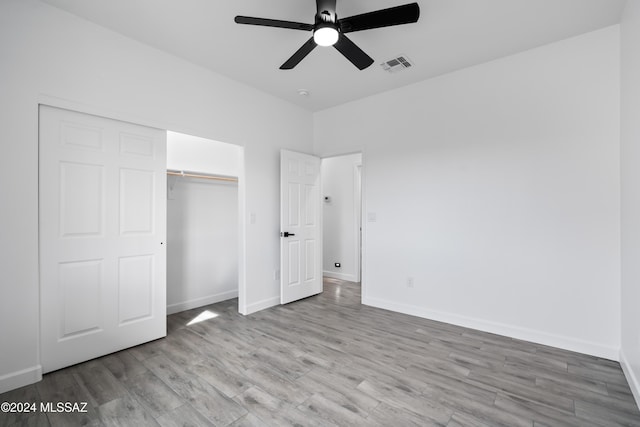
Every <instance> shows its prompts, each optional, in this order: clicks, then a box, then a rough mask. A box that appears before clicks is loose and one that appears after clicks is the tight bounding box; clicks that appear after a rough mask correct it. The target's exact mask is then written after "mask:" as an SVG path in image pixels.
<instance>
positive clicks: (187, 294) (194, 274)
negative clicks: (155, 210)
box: [167, 131, 243, 314]
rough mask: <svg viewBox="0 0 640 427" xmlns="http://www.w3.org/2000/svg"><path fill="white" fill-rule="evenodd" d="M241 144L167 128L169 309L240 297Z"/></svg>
mask: <svg viewBox="0 0 640 427" xmlns="http://www.w3.org/2000/svg"><path fill="white" fill-rule="evenodd" d="M242 157H243V153H242V148H241V147H239V146H236V145H232V144H226V143H223V142H219V141H213V140H209V139H205V138H200V137H195V136H191V135H185V134H181V133H177V132H171V131H168V132H167V171H168V175H167V242H168V245H167V314H173V313H177V312H180V311H184V310H189V309H192V308H196V307H202V306H204V305H208V304H214V303H216V302H220V301H225V300H228V299H232V298H236V297H238V294H239V292H238V288H239V286H238V285H239V283H238V276H239V274H238V265H239V250H238V248H239V241H240V233H239V212H240V209H239V188H238V187H239V183H238V177H239V176H240V173H241V164H242Z"/></svg>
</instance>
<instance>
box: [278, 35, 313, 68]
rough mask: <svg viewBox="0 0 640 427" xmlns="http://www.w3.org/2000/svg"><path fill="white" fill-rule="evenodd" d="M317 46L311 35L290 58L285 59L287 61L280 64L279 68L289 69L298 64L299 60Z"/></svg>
mask: <svg viewBox="0 0 640 427" xmlns="http://www.w3.org/2000/svg"><path fill="white" fill-rule="evenodd" d="M316 46H317V44H316V42H314V41H313V37H311V38H310V39H309V40H307V42H306V43H305V44H303V45H302V47H301V48H300V49H298V50H297V51H296V53H294V54H293V55H292V56H291V58H289V59H287V62H285V63H284V64H282V65H281V66H280V69H281V70H291V69H292V68H293V67H295V66H296V65H298V64H299V63H300V61H302V60H303V59H304V58H305V56H307V55H308V54H309V53H310V52H311V51H312V50H313V49H315V48H316Z"/></svg>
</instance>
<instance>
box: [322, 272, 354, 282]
mask: <svg viewBox="0 0 640 427" xmlns="http://www.w3.org/2000/svg"><path fill="white" fill-rule="evenodd" d="M322 275H323V276H325V277H330V278H332V279H339V280H346V281H348V282H355V281H356V276H355V274H345V273H336V272H334V271H323V272H322Z"/></svg>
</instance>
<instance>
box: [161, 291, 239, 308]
mask: <svg viewBox="0 0 640 427" xmlns="http://www.w3.org/2000/svg"><path fill="white" fill-rule="evenodd" d="M237 297H238V290H237V289H234V290H233V291H227V292H221V293H219V294H215V295H208V296H206V297H202V298H196V299H192V300H189V301H184V302H177V303H175V304H169V305H167V314H174V313H179V312H181V311H185V310H191V309H192V308H198V307H202V306H205V305H209V304H215V303H217V302H220V301H226V300H228V299H231V298H237Z"/></svg>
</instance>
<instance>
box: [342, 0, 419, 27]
mask: <svg viewBox="0 0 640 427" xmlns="http://www.w3.org/2000/svg"><path fill="white" fill-rule="evenodd" d="M419 17H420V6H418V3H410V4H405V5H402V6H396V7H390V8H389V9H381V10H376V11H374V12H368V13H363V14H361V15H354V16H350V17H348V18H344V19H340V20H339V22H340V30H341V31H342V32H343V33H352V32H354V31H362V30H371V29H374V28H381V27H390V26H392V25H401V24H411V23H413V22H417V21H418V18H419Z"/></svg>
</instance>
